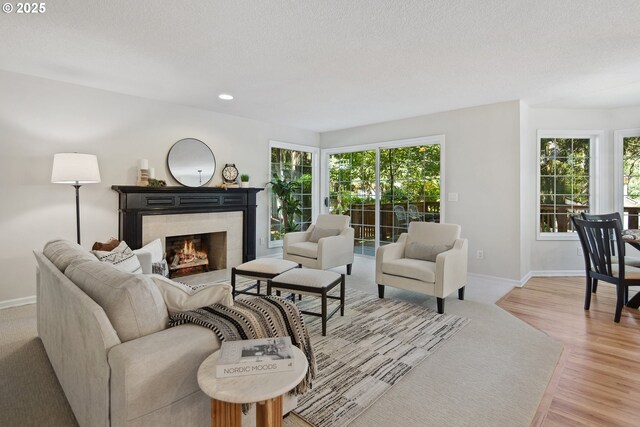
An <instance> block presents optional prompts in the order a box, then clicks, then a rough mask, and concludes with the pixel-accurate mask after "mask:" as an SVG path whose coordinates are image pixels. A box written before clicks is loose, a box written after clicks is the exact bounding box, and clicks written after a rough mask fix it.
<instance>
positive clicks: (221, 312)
mask: <svg viewBox="0 0 640 427" xmlns="http://www.w3.org/2000/svg"><path fill="white" fill-rule="evenodd" d="M185 323H194V324H196V325H200V326H204V327H205V328H208V329H211V330H212V331H213V332H215V334H216V335H217V336H218V338H219V339H220V341H235V340H246V339H257V338H269V337H282V336H290V337H291V343H292V344H293V345H295V346H296V347H298V348H299V349H300V350H302V352H303V353H304V354H305V355H306V356H307V361H308V362H309V369H308V371H307V375H306V376H305V378H304V379H303V380H302V382H301V383H300V384H298V386H297V387H296V388H295V389H293V390H292V393H294V394H303V393H305V392H306V391H307V390H308V389H310V388H311V381H312V380H313V379H314V378H315V376H316V359H315V356H314V354H313V349H312V347H311V340H310V339H309V333H308V332H307V327H306V325H305V323H304V319H303V318H302V314H301V313H300V311H299V310H298V307H296V306H295V304H294V303H292V302H291V301H287V300H284V299H282V298H279V297H275V296H265V297H251V298H244V299H238V300H236V301H235V303H234V305H233V307H227V306H224V305H222V304H213V305H210V306H207V307H202V308H198V309H195V310H190V311H184V312H181V313H177V314H174V315H173V316H171V321H170V322H169V327H172V326H178V325H182V324H185Z"/></svg>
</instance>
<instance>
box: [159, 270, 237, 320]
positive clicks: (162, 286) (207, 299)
mask: <svg viewBox="0 0 640 427" xmlns="http://www.w3.org/2000/svg"><path fill="white" fill-rule="evenodd" d="M151 278H152V279H153V282H154V283H155V285H156V286H157V287H158V289H159V290H160V293H161V294H162V298H163V299H164V302H165V304H166V305H167V309H168V310H169V314H174V313H179V312H181V311H187V310H193V309H196V308H200V307H206V306H208V305H211V304H222V305H226V306H232V305H233V297H232V296H231V285H229V284H228V283H205V284H203V285H195V286H192V285H187V284H185V283H181V282H176V281H174V280H171V279H169V278H167V277H164V276H161V275H158V274H153V275H151Z"/></svg>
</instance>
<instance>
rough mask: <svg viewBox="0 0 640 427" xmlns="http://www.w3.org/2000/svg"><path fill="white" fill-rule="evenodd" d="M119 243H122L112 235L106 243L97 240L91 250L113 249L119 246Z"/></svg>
mask: <svg viewBox="0 0 640 427" xmlns="http://www.w3.org/2000/svg"><path fill="white" fill-rule="evenodd" d="M119 244H120V240H118V239H116V238H115V237H112V238H111V239H110V240H109V241H108V242H106V243H102V242H95V243H94V244H93V247H91V250H92V251H112V250H114V249H115V248H117V247H118V245H119Z"/></svg>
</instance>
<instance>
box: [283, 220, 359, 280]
mask: <svg viewBox="0 0 640 427" xmlns="http://www.w3.org/2000/svg"><path fill="white" fill-rule="evenodd" d="M350 220H351V218H350V217H349V216H347V215H328V214H322V215H318V219H316V223H315V224H311V225H310V226H309V229H307V231H300V232H294V233H287V234H285V235H284V244H283V246H282V258H283V259H285V260H288V261H293V262H297V263H298V264H299V265H304V266H305V267H309V268H316V269H319V270H326V269H328V268H333V267H338V266H341V265H346V266H347V274H351V266H352V264H353V237H354V230H353V228H351V227H349V221H350Z"/></svg>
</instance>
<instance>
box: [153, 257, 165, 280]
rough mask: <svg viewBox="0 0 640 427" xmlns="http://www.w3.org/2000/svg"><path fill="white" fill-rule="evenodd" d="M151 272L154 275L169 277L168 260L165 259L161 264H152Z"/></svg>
mask: <svg viewBox="0 0 640 427" xmlns="http://www.w3.org/2000/svg"><path fill="white" fill-rule="evenodd" d="M151 272H152V273H153V274H159V275H161V276H164V277H169V264H167V260H166V259H163V260H162V261H160V262H152V263H151Z"/></svg>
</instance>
